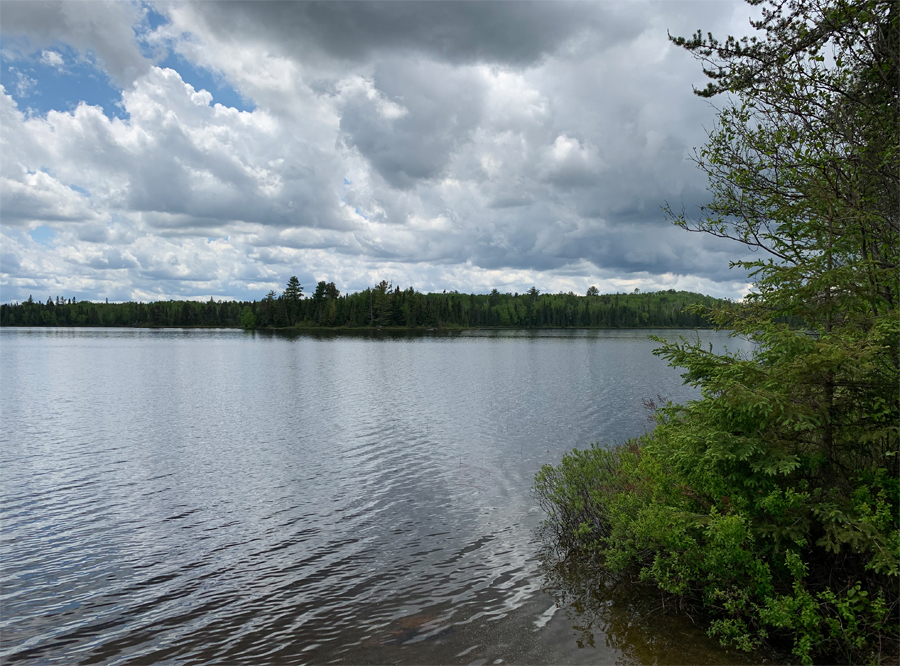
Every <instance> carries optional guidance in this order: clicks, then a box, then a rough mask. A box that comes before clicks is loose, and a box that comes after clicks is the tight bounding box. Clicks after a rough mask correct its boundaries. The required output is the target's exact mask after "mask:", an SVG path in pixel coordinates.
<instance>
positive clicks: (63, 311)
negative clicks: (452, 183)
mask: <svg viewBox="0 0 900 666" xmlns="http://www.w3.org/2000/svg"><path fill="white" fill-rule="evenodd" d="M295 281H296V284H295ZM302 292H303V288H302V287H301V286H300V284H299V281H297V279H296V278H291V280H290V281H289V282H288V285H287V287H286V288H285V291H284V292H283V293H282V295H281V296H278V295H276V293H275V292H274V291H272V292H270V293H269V294H267V295H266V296H265V298H263V299H261V300H259V301H252V302H243V303H234V304H231V303H224V302H219V303H213V305H212V306H210V304H209V303H207V304H205V305H204V304H202V303H196V302H194V301H160V302H157V303H149V304H143V303H89V302H87V301H83V302H81V303H71V302H68V301H66V302H63V303H61V304H59V305H56V304H53V305H49V304H48V305H44V304H42V303H41V302H39V301H38V302H34V301H32V302H31V303H29V302H28V301H26V302H25V303H21V304H19V303H15V304H3V305H0V326H240V327H242V328H270V327H273V328H286V327H289V326H304V327H307V326H314V327H318V326H325V327H332V326H334V327H348V328H356V327H378V326H382V327H407V328H441V327H443V328H467V327H486V326H498V327H511V328H566V327H582V328H644V327H658V328H695V327H710V326H711V325H712V323H711V320H709V319H708V318H707V316H706V315H704V314H702V313H700V312H695V311H694V310H692V308H693V307H694V306H696V305H708V306H715V305H723V304H724V302H723V301H719V300H717V299H714V298H710V297H708V296H703V295H701V294H694V293H691V292H685V291H675V290H674V289H671V290H668V291H660V292H650V293H645V294H608V295H599V294H598V295H591V296H588V297H585V296H576V295H575V294H539V293H530V292H529V293H525V294H501V293H500V292H498V291H497V290H496V289H495V290H493V291H492V292H491V293H490V294H459V293H456V292H449V293H442V294H423V293H420V292H418V291H416V290H415V289H413V288H409V289H405V290H402V289H400V288H399V287H394V286H393V285H390V284H388V282H386V281H383V282H382V283H381V284H379V285H378V286H376V287H375V288H374V289H366V290H364V291H361V292H358V293H355V294H348V295H342V294H341V293H340V292H339V291H338V289H337V287H336V286H335V284H334V283H333V282H325V281H324V280H322V281H320V282H319V283H318V284H317V285H316V289H315V291H314V293H313V295H312V297H311V298H303V297H302ZM535 292H537V290H536V289H535ZM91 308H96V309H97V315H96V317H93V318H91V317H89V315H90V312H91ZM245 308H249V309H250V312H251V314H252V315H253V317H254V320H253V321H254V322H255V323H254V325H252V326H247V325H246V321H250V319H249V318H248V319H246V321H245V319H244V316H243V311H244V309H245ZM57 313H58V314H59V316H57ZM80 315H83V318H79V317H80Z"/></svg>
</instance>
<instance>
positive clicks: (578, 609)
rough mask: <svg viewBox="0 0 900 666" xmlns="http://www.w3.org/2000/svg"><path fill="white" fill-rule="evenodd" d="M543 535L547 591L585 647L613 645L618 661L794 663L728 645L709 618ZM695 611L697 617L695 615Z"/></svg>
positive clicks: (782, 656)
mask: <svg viewBox="0 0 900 666" xmlns="http://www.w3.org/2000/svg"><path fill="white" fill-rule="evenodd" d="M549 538H550V537H549V535H543V539H544V542H543V547H542V548H541V549H540V551H539V560H540V563H541V564H540V571H541V574H542V576H543V590H544V592H546V593H547V594H549V595H550V596H551V597H552V598H553V599H554V601H555V602H556V607H557V608H558V609H559V610H560V611H561V612H562V614H564V615H565V617H566V618H567V621H568V623H569V624H570V626H571V627H572V631H573V637H574V640H575V641H576V643H577V644H578V647H579V648H582V649H592V650H596V649H598V648H605V649H612V650H613V651H615V652H616V653H619V654H620V656H619V657H618V658H617V659H616V664H622V665H626V664H627V665H631V664H723V665H724V664H766V663H777V664H783V663H788V662H789V661H790V659H789V658H788V656H787V655H785V654H779V653H776V652H774V651H771V650H770V651H763V650H759V651H756V652H753V653H745V652H740V651H737V650H728V649H725V648H722V647H721V646H720V645H718V644H717V643H716V642H715V641H713V640H711V639H710V638H709V637H708V636H707V635H706V633H705V631H704V630H703V628H702V626H701V625H702V622H703V617H702V616H701V615H699V614H697V613H696V611H690V609H686V608H684V607H681V608H676V607H675V605H674V604H675V601H673V600H672V599H671V598H667V597H665V596H663V595H661V594H659V593H655V592H654V591H653V590H652V589H650V588H649V587H647V586H645V585H642V584H640V583H639V582H637V581H630V580H628V579H626V578H625V577H623V576H617V575H614V574H610V573H607V572H604V570H603V569H602V567H600V566H599V565H598V564H597V563H596V562H592V561H590V560H589V559H587V558H585V557H579V556H577V555H573V554H568V555H566V554H563V553H560V552H559V551H558V550H557V549H556V548H554V547H553V545H552V543H551V542H550V541H549ZM691 612H693V613H694V614H695V615H697V617H696V618H694V617H692V615H691Z"/></svg>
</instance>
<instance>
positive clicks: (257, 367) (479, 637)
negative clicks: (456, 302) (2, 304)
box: [0, 329, 735, 664]
mask: <svg viewBox="0 0 900 666" xmlns="http://www.w3.org/2000/svg"><path fill="white" fill-rule="evenodd" d="M603 333H604V332H591V334H590V335H586V334H584V332H575V333H572V334H568V335H560V336H554V335H552V334H549V335H548V334H545V335H520V334H519V333H518V332H513V333H510V334H508V335H496V334H493V333H491V334H477V333H475V334H465V335H456V336H450V337H431V338H421V337H419V338H400V339H395V338H390V337H385V338H374V339H373V338H340V337H324V338H317V337H314V336H313V337H310V336H299V337H283V336H274V335H264V334H248V333H244V332H240V331H148V330H116V329H98V330H90V329H69V330H67V329H49V330H39V329H2V330H0V380H2V381H0V414H2V419H3V424H4V427H3V428H2V434H0V482H2V505H0V557H2V562H3V566H2V572H0V659H2V661H3V662H4V663H10V664H12V663H47V664H51V663H81V664H93V663H112V664H118V663H157V662H163V663H166V662H168V663H186V664H200V663H204V664H205V663H229V664H263V663H279V664H281V663H325V662H333V661H343V662H346V663H382V662H387V661H390V662H407V663H423V662H429V663H430V662H437V661H439V662H445V663H471V662H472V661H473V659H474V657H476V656H478V655H479V654H482V653H483V652H484V650H485V648H484V645H485V644H486V643H493V645H494V648H495V649H496V650H497V651H498V652H497V654H503V655H506V656H507V657H510V656H512V657H515V655H519V660H520V661H532V662H535V663H537V662H539V661H541V660H544V661H553V659H554V652H552V651H546V650H544V648H542V647H541V644H540V636H541V635H542V634H541V632H542V631H545V630H546V625H547V624H548V618H549V617H551V616H552V613H551V614H550V615H549V616H548V615H547V608H548V606H549V605H550V604H549V603H548V602H547V599H546V597H545V596H542V593H541V591H540V579H539V576H538V574H537V563H536V558H535V544H534V528H535V526H536V525H537V523H538V521H539V519H540V515H539V513H538V511H537V507H535V506H534V505H533V501H532V499H531V496H530V487H531V481H532V479H533V476H534V474H535V472H536V471H537V470H538V469H539V467H540V465H541V464H543V463H545V462H555V461H556V460H558V459H559V457H560V456H561V455H562V453H563V452H565V451H567V450H569V449H571V448H573V447H576V446H586V445H588V444H589V443H591V442H594V441H598V440H603V441H609V440H616V439H618V440H621V439H624V438H626V437H631V436H635V435H638V434H640V433H641V432H642V431H643V430H644V429H645V428H646V426H647V423H646V418H645V416H646V415H645V413H644V411H643V410H642V409H641V398H644V397H650V396H655V395H656V394H657V393H661V394H663V395H668V396H669V397H670V398H673V399H679V400H685V399H689V398H690V397H692V396H693V393H692V392H691V389H689V388H686V387H683V386H682V385H681V380H680V378H679V377H678V374H677V372H675V371H673V370H671V369H668V368H666V366H665V364H664V363H663V362H662V361H660V360H659V359H656V358H655V357H653V356H652V355H651V354H650V350H651V349H652V348H653V346H654V344H655V343H652V342H649V341H647V340H646V334H647V332H646V331H644V332H630V331H629V332H622V331H615V332H606V334H605V335H604V334H603ZM623 333H627V334H625V335H623ZM667 333H671V332H667ZM718 342H721V340H718ZM732 344H735V343H732ZM490 626H494V627H507V628H506V629H504V630H503V631H500V630H497V631H494V632H493V633H490V632H489V633H488V634H484V632H485V627H490ZM517 650H518V652H517ZM542 650H544V651H543V652H542ZM485 654H486V653H485ZM556 656H557V657H558V656H559V654H558V653H556Z"/></svg>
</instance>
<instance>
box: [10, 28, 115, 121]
mask: <svg viewBox="0 0 900 666" xmlns="http://www.w3.org/2000/svg"><path fill="white" fill-rule="evenodd" d="M10 53H11V52H10V51H8V50H7V49H5V48H4V42H3V39H2V38H0V81H2V82H3V87H4V88H5V89H6V92H7V94H9V95H11V96H12V98H13V99H14V100H16V104H18V106H19V110H21V111H25V110H27V109H32V111H33V112H34V113H36V114H38V115H41V116H45V115H47V112H48V111H69V112H71V111H74V110H75V107H77V106H78V104H79V102H85V103H87V104H90V105H91V106H100V107H103V113H104V114H106V116H107V117H109V118H120V119H122V120H126V119H127V118H128V114H127V113H126V112H125V109H124V108H122V107H121V106H118V103H119V102H121V100H122V91H121V89H119V88H118V87H116V86H115V85H114V84H113V83H112V81H111V80H110V78H109V76H107V74H106V72H104V71H103V70H102V69H100V68H98V67H97V66H96V65H95V64H94V62H93V58H92V57H91V56H90V55H88V57H87V58H79V57H78V54H77V53H76V52H75V50H74V49H72V48H70V47H68V46H65V45H63V44H57V45H56V46H54V47H51V48H47V49H42V50H40V51H37V52H35V53H34V54H32V55H31V56H29V57H28V58H15V57H11V56H10Z"/></svg>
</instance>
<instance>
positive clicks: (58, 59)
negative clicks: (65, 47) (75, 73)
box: [41, 49, 65, 69]
mask: <svg viewBox="0 0 900 666" xmlns="http://www.w3.org/2000/svg"><path fill="white" fill-rule="evenodd" d="M41 62H42V63H44V64H45V65H49V66H50V67H56V68H57V69H62V68H63V66H64V65H65V61H64V60H63V57H62V56H61V55H60V54H59V53H57V52H56V51H48V50H46V49H45V50H44V51H41Z"/></svg>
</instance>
